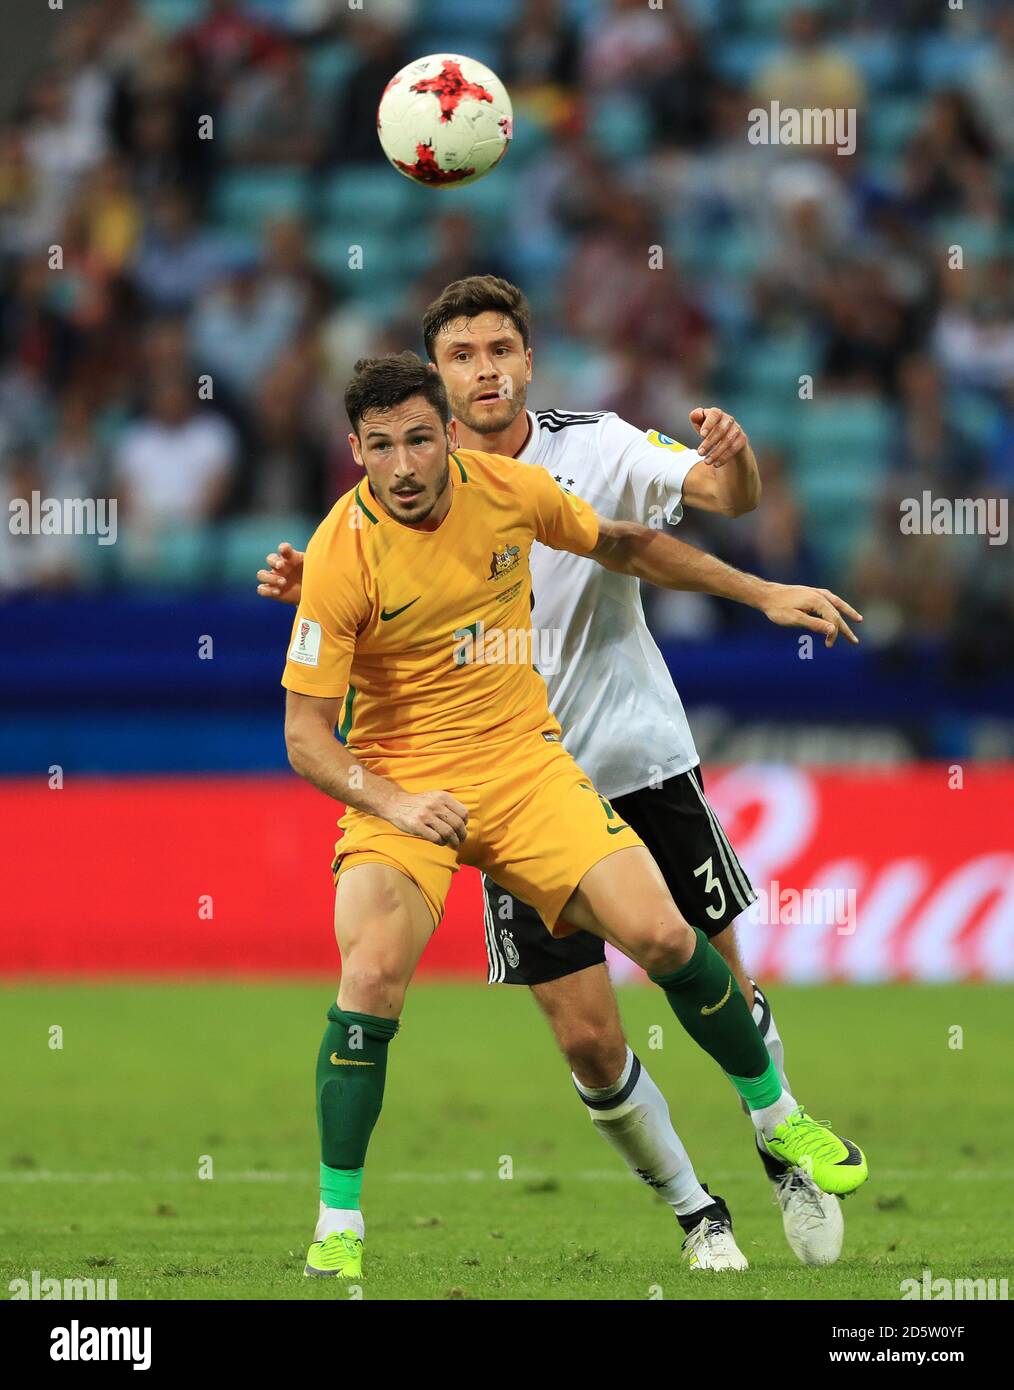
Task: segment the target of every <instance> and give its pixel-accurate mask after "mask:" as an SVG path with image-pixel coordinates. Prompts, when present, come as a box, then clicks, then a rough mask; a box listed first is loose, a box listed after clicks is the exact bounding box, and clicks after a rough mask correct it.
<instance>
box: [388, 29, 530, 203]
mask: <svg viewBox="0 0 1014 1390" xmlns="http://www.w3.org/2000/svg"><path fill="white" fill-rule="evenodd" d="M513 122H514V116H513V112H512V110H511V99H510V97H509V96H508V95H507V89H506V87H505V86H504V85H503V83H502V82H501V81H500V79H499V77H497V75H496V73H495V72H490V70H489V68H487V67H485V66H484V65H483V64H482V63H477V62H476V61H475V59H474V58H464V57H462V56H461V54H458V53H431V54H430V55H429V56H428V57H426V58H417V59H416V61H415V62H414V63H409V64H408V66H407V67H404V68H402V70H401V72H399V73H396V74H395V75H394V77H392V78H391V80H390V82H388V84H387V86H386V87H385V88H384V94H383V96H382V97H381V98H380V105H379V106H378V108H377V134H378V135H379V137H380V143H381V145H382V146H383V148H384V153H385V154H386V155H387V157H388V159H389V160H390V161H391V163H392V164H393V165H394V167H395V168H396V169H397V170H398V171H399V173H402V174H404V175H405V177H406V178H408V179H414V180H415V182H416V183H424V184H427V185H428V186H429V187H430V188H448V187H451V186H452V185H457V184H463V183H474V182H475V181H476V179H481V178H482V177H483V176H484V175H485V174H488V173H489V171H490V170H491V169H492V168H493V166H494V165H496V164H499V162H500V160H501V159H503V157H504V155H505V154H506V153H507V146H508V145H509V144H510V139H511V135H512V133H513Z"/></svg>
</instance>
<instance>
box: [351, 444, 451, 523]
mask: <svg viewBox="0 0 1014 1390" xmlns="http://www.w3.org/2000/svg"><path fill="white" fill-rule="evenodd" d="M449 459H450V455H449V454H448V456H447V458H445V459H444V471H443V473H442V474H441V475H440V481H439V483H438V484H437V489H436V492H435V493H434V495H433V501H432V502H431V503H430V505H429V506H428V507H427V508H426V510H425V512H416V513H414V514H413V515H412V516H399V515H398V513H397V512H392V510H391V508H390V507H389V506H388V505H387V496H386V494H384V495H381V496H380V497H378V496H377V493H376V491H375V490H374V488H373V484H372V483H371V484H370V491H371V492H372V493H373V496H374V497H375V498H376V499H377V501H378V502H379V503H380V505H381V506H382V507H383V509H384V511H385V512H386V513H387V515H388V516H389V517H391V518H392V520H394V521H398V522H400V523H401V525H402V526H418V525H419V524H420V523H421V522H423V521H425V520H426V519H427V517H428V516H429V514H430V512H432V510H433V508H434V507H435V506H436V505H437V503H438V502H439V501H440V499H441V497H443V495H444V489H445V488H446V487H447V484H448V482H449V481H450V477H451V465H450V462H449ZM388 491H390V490H388Z"/></svg>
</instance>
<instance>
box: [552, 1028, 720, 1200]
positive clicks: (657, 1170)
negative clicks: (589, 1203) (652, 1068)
mask: <svg viewBox="0 0 1014 1390" xmlns="http://www.w3.org/2000/svg"><path fill="white" fill-rule="evenodd" d="M571 1075H572V1076H573V1073H571ZM574 1085H575V1086H576V1087H577V1093H578V1095H579V1096H580V1097H581V1099H582V1100H583V1101H584V1103H585V1105H586V1106H587V1107H588V1114H589V1115H590V1116H591V1122H592V1124H593V1125H594V1126H595V1128H596V1129H597V1130H598V1132H599V1133H600V1134H601V1135H602V1137H603V1139H605V1140H606V1141H607V1142H608V1143H609V1144H611V1145H612V1147H613V1148H614V1149H615V1150H616V1152H617V1153H618V1154H620V1155H621V1157H622V1158H623V1160H624V1161H625V1163H626V1164H627V1166H628V1167H629V1168H630V1169H631V1171H632V1172H633V1173H636V1175H637V1176H638V1177H639V1178H640V1179H641V1180H642V1182H645V1183H647V1184H648V1186H650V1187H653V1188H654V1189H655V1191H656V1192H657V1193H659V1195H660V1196H661V1197H663V1198H664V1199H665V1201H667V1202H668V1203H669V1205H670V1206H671V1207H672V1209H673V1211H674V1212H675V1213H676V1214H677V1216H689V1215H690V1214H691V1213H692V1212H695V1211H699V1210H700V1209H701V1207H706V1206H709V1205H710V1204H711V1200H712V1199H711V1198H710V1197H709V1196H708V1194H707V1193H706V1192H705V1190H704V1188H703V1187H702V1186H701V1184H700V1183H699V1182H698V1181H697V1174H696V1173H695V1172H694V1165H693V1164H692V1163H691V1162H690V1155H689V1154H688V1153H687V1151H686V1149H685V1148H684V1146H683V1143H682V1141H681V1139H680V1137H679V1135H678V1134H677V1133H676V1131H675V1130H674V1129H673V1127H672V1121H671V1120H670V1118H669V1107H668V1105H667V1104H666V1101H665V1096H663V1094H662V1092H661V1091H660V1090H659V1089H658V1087H657V1086H656V1085H655V1083H654V1081H652V1079H651V1077H650V1076H649V1075H648V1073H647V1072H646V1071H645V1069H644V1067H643V1066H642V1065H641V1063H640V1062H639V1061H638V1059H637V1058H636V1057H635V1056H634V1054H633V1052H631V1050H630V1048H629V1047H628V1048H627V1060H626V1063H625V1065H624V1068H623V1071H622V1072H621V1073H620V1077H619V1080H618V1081H615V1082H614V1083H613V1085H612V1086H602V1087H599V1088H595V1087H592V1086H585V1085H583V1084H582V1083H581V1082H580V1081H578V1079H577V1077H576V1076H575V1077H574Z"/></svg>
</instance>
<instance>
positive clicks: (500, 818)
mask: <svg viewBox="0 0 1014 1390" xmlns="http://www.w3.org/2000/svg"><path fill="white" fill-rule="evenodd" d="M431 786H432V788H433V790H439V791H446V792H450V794H451V795H452V796H454V797H456V798H457V800H458V801H460V802H462V803H463V804H464V805H465V806H466V807H467V808H468V833H467V836H466V838H465V842H464V844H463V845H461V846H460V847H459V848H458V849H456V850H455V849H452V848H451V847H450V846H449V845H436V844H433V843H431V841H429V840H423V839H420V837H419V836H418V835H409V834H408V833H407V832H405V831H403V830H399V829H398V828H397V827H396V826H393V825H392V824H391V823H390V821H386V820H383V819H381V817H379V816H371V815H366V814H364V813H363V812H362V811H356V810H352V809H350V810H348V811H347V812H346V813H345V815H344V816H343V817H342V818H341V820H340V821H339V822H338V825H339V828H340V829H341V830H343V831H344V834H343V836H342V838H341V839H340V840H339V841H338V843H337V844H336V845H335V856H336V857H335V861H334V864H333V866H332V867H333V871H334V875H335V882H336V883H337V882H338V879H339V878H340V877H341V875H342V874H343V873H345V872H346V871H347V870H349V869H351V868H353V867H354V866H355V865H357V864H390V865H391V867H392V868H395V869H399V870H400V871H401V872H402V873H403V874H405V875H406V876H407V877H408V878H410V879H412V880H413V881H414V882H415V883H416V885H417V886H418V888H419V891H420V892H421V893H422V895H423V897H424V898H425V899H426V903H427V905H428V907H429V909H430V912H431V913H432V914H433V922H434V925H436V924H437V923H438V922H439V921H440V918H441V917H442V916H443V911H444V902H445V900H446V898H447V892H448V889H449V888H450V884H451V879H452V878H453V876H454V874H455V872H456V871H457V868H458V865H459V864H472V865H474V866H475V867H476V868H477V869H481V870H482V872H483V873H487V874H489V876H490V877H491V878H492V879H494V880H495V881H496V882H497V883H498V884H500V885H501V887H503V888H506V889H507V891H508V892H509V893H513V894H514V895H515V896H516V897H518V898H520V899H521V900H522V902H526V903H529V904H530V905H531V906H532V907H534V908H535V910H536V911H537V912H538V914H539V916H540V917H541V918H542V920H543V921H544V922H545V924H546V926H547V928H548V929H549V931H550V932H551V933H552V934H553V935H554V936H567V935H569V934H570V932H571V931H573V930H574V928H573V927H570V926H568V924H567V923H566V922H561V921H559V917H560V913H561V911H562V910H563V907H564V905H565V904H566V902H567V900H568V899H569V898H570V896H571V894H572V893H573V892H574V889H575V888H576V887H577V886H578V884H579V883H580V882H581V879H582V878H583V877H584V875H585V874H586V873H587V872H588V870H589V869H590V868H592V867H593V866H594V865H595V864H597V863H598V862H599V860H600V859H605V857H606V856H607V855H609V854H613V853H614V852H615V851H616V850H618V849H628V848H630V846H632V845H640V844H643V841H642V840H641V837H640V836H639V835H638V834H637V832H636V831H634V830H632V829H631V828H630V826H629V825H628V824H627V823H626V821H624V820H622V819H621V818H620V816H619V815H618V814H617V813H616V812H615V811H614V810H613V808H612V806H610V804H609V802H608V801H606V800H605V798H604V797H601V796H599V794H598V792H597V791H596V790H595V788H594V787H593V786H592V784H591V782H590V781H589V779H588V777H587V776H586V775H585V773H584V772H582V771H581V769H580V767H578V765H577V763H576V762H575V761H574V759H573V758H572V757H571V755H570V754H569V753H568V752H567V750H566V749H565V748H564V747H563V745H562V744H561V743H559V742H557V741H555V739H554V740H547V739H545V738H544V737H543V735H542V734H541V733H533V734H529V735H526V736H525V738H524V740H523V741H520V742H519V745H517V746H516V747H515V748H514V749H513V750H512V755H511V759H510V766H509V768H506V769H505V770H504V771H503V773H502V774H501V775H498V776H495V777H493V778H492V779H490V780H488V781H484V782H482V783H480V784H478V785H475V784H465V785H464V786H462V785H455V784H454V783H453V779H452V780H451V781H450V783H445V782H442V781H440V780H439V779H436V780H434V781H433V782H432V783H431Z"/></svg>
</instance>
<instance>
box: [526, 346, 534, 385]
mask: <svg viewBox="0 0 1014 1390" xmlns="http://www.w3.org/2000/svg"><path fill="white" fill-rule="evenodd" d="M531 379H532V350H531V348H525V381H531Z"/></svg>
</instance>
